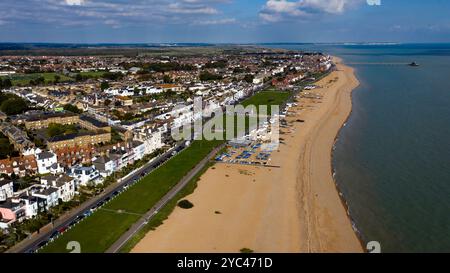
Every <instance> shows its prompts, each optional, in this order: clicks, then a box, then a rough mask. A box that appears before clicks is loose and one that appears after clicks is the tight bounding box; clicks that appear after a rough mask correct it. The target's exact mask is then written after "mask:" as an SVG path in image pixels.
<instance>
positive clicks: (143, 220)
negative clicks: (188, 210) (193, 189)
mask: <svg viewBox="0 0 450 273" xmlns="http://www.w3.org/2000/svg"><path fill="white" fill-rule="evenodd" d="M224 146H225V144H222V145H220V146H219V147H217V148H215V149H214V150H213V151H212V152H210V153H209V154H208V156H207V157H205V158H204V159H203V160H202V161H200V162H199V163H198V164H197V166H195V167H194V169H192V170H191V171H190V172H189V173H188V174H187V175H186V176H185V177H183V178H182V179H181V180H180V182H178V184H176V185H175V186H174V187H173V188H172V189H171V190H170V191H169V192H168V193H167V194H166V195H165V196H164V197H163V198H161V200H159V201H158V203H156V204H155V206H153V208H151V209H150V210H149V211H148V212H147V213H146V214H144V215H143V216H142V217H141V218H140V219H139V220H138V221H137V222H136V223H135V224H134V225H133V226H131V228H130V229H129V230H128V231H127V232H125V233H124V234H123V235H122V236H121V237H120V238H119V239H118V240H117V241H116V242H115V243H114V244H113V245H112V246H111V247H110V248H109V249H108V250H106V253H117V252H119V251H120V249H121V248H122V247H123V246H124V245H125V244H126V243H127V242H128V241H129V240H130V239H131V238H132V237H133V236H134V235H135V234H136V233H138V232H139V231H140V230H141V229H142V228H143V227H144V226H145V225H146V224H147V223H148V222H149V221H150V220H151V219H152V218H153V217H154V216H155V215H156V214H157V213H158V212H159V211H160V210H161V209H162V208H163V207H164V206H165V205H166V204H167V203H168V202H169V201H170V200H172V199H173V198H174V197H175V196H176V195H177V194H178V193H179V192H180V191H181V190H182V189H183V188H184V187H185V186H186V185H187V184H188V183H189V181H191V180H192V179H193V178H194V177H195V176H196V175H197V174H198V173H199V172H200V171H201V170H202V169H203V168H204V167H205V166H206V164H208V162H209V161H210V160H211V159H212V158H214V156H215V155H216V154H217V153H218V152H219V151H220V150H221V149H222V148H223V147H224Z"/></svg>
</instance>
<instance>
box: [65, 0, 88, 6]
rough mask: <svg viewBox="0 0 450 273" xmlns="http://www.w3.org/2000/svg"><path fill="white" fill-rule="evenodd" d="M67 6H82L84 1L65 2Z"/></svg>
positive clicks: (72, 0) (70, 0)
mask: <svg viewBox="0 0 450 273" xmlns="http://www.w3.org/2000/svg"><path fill="white" fill-rule="evenodd" d="M65 2H66V4H67V5H69V6H82V5H84V4H85V0H65Z"/></svg>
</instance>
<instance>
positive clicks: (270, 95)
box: [241, 91, 290, 107]
mask: <svg viewBox="0 0 450 273" xmlns="http://www.w3.org/2000/svg"><path fill="white" fill-rule="evenodd" d="M289 96H290V93H289V92H281V91H263V92H259V93H257V94H256V95H254V96H253V97H250V98H248V99H246V100H244V101H243V102H242V103H241V104H242V105H243V106H244V107H247V106H248V105H255V106H257V107H258V106H260V105H268V106H270V105H280V104H282V103H283V102H285V101H286V100H287V99H288V98H289Z"/></svg>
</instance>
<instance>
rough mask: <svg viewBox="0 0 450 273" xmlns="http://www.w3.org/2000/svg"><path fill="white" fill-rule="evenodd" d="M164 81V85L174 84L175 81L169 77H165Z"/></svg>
mask: <svg viewBox="0 0 450 273" xmlns="http://www.w3.org/2000/svg"><path fill="white" fill-rule="evenodd" d="M163 81H164V83H173V80H172V78H171V77H170V76H169V75H164V77H163Z"/></svg>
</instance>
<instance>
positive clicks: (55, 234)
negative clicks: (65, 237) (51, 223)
mask: <svg viewBox="0 0 450 273" xmlns="http://www.w3.org/2000/svg"><path fill="white" fill-rule="evenodd" d="M58 235H59V232H58V231H55V232H53V233H52V235H50V237H49V238H50V240H53V239H54V238H56V237H57V236H58Z"/></svg>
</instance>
